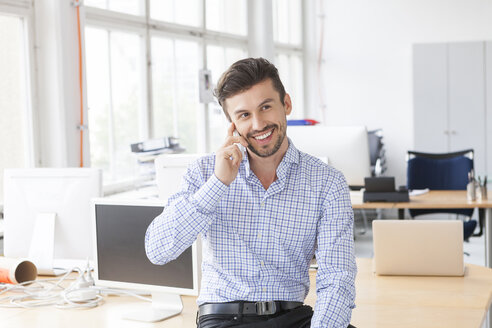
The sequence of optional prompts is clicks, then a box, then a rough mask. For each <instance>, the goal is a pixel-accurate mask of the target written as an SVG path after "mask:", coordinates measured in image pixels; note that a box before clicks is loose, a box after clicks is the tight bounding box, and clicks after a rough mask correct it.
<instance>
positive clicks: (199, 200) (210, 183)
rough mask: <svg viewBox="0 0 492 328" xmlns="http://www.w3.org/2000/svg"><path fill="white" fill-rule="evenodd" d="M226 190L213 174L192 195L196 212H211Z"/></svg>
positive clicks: (226, 187)
mask: <svg viewBox="0 0 492 328" xmlns="http://www.w3.org/2000/svg"><path fill="white" fill-rule="evenodd" d="M228 188H229V187H228V186H227V185H225V184H224V183H223V182H222V181H220V180H219V179H218V178H217V177H216V176H215V174H213V175H212V176H211V177H210V178H209V179H208V180H207V182H206V183H205V184H204V185H203V186H202V187H201V188H200V189H198V191H197V192H196V193H195V194H194V195H193V198H194V200H195V202H196V206H197V208H198V210H199V211H200V212H202V213H211V212H213V211H214V210H215V207H216V206H217V204H218V203H219V201H220V199H221V198H222V196H223V195H224V194H225V192H226V191H227V189H228Z"/></svg>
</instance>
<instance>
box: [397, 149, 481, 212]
mask: <svg viewBox="0 0 492 328" xmlns="http://www.w3.org/2000/svg"><path fill="white" fill-rule="evenodd" d="M471 169H473V149H466V150H463V151H458V152H453V153H443V154H433V153H421V152H416V151H408V153H407V188H408V189H410V190H411V189H425V188H429V189H430V190H466V185H467V184H468V172H470V171H471ZM409 212H410V215H411V216H412V217H414V216H417V215H423V214H432V213H454V214H461V215H465V216H471V215H472V214H473V209H422V210H410V211H409Z"/></svg>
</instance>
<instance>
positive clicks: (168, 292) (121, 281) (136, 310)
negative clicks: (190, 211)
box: [93, 199, 200, 322]
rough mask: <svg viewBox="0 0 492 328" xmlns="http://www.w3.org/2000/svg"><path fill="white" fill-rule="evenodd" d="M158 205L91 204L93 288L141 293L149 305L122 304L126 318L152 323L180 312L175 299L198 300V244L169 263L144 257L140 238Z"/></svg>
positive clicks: (158, 210)
mask: <svg viewBox="0 0 492 328" xmlns="http://www.w3.org/2000/svg"><path fill="white" fill-rule="evenodd" d="M163 209H164V207H163V205H162V202H161V201H155V200H138V201H126V200H117V199H98V200H94V202H93V217H94V230H93V233H94V238H93V240H94V242H95V247H94V250H95V255H94V258H95V270H94V271H95V282H96V286H102V287H110V288H124V289H130V290H136V291H147V292H151V294H152V305H150V304H145V303H142V302H139V303H125V304H124V305H122V306H121V308H120V311H121V315H122V317H124V318H126V319H132V320H138V321H147V322H155V321H160V320H163V319H165V318H168V317H171V316H174V315H177V314H179V313H180V312H181V310H182V307H183V305H182V302H181V297H180V295H194V296H196V295H198V291H199V281H200V267H199V264H200V253H199V251H200V250H199V245H200V242H199V241H196V242H195V243H193V245H192V246H190V247H189V248H188V249H186V250H185V251H184V252H183V253H182V254H181V255H180V256H178V257H177V258H176V259H175V260H173V261H170V262H168V263H167V264H165V265H155V264H152V263H151V262H150V261H149V259H148V258H147V255H146V253H145V233H146V231H147V228H148V226H149V225H150V223H151V222H152V220H153V219H154V218H155V217H157V216H158V215H159V214H161V213H162V211H163Z"/></svg>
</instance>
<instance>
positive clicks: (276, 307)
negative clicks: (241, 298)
mask: <svg viewBox="0 0 492 328" xmlns="http://www.w3.org/2000/svg"><path fill="white" fill-rule="evenodd" d="M302 304H303V303H302V302H290V301H269V302H234V303H207V304H202V305H200V307H199V308H198V316H199V317H200V316H202V315H207V314H238V315H239V314H256V315H269V314H275V313H277V312H280V311H282V310H284V311H285V310H292V309H295V308H298V307H300V306H302Z"/></svg>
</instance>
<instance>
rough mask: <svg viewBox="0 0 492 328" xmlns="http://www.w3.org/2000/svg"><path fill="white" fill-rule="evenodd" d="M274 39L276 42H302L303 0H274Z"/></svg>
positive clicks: (297, 43)
mask: <svg viewBox="0 0 492 328" xmlns="http://www.w3.org/2000/svg"><path fill="white" fill-rule="evenodd" d="M273 39H274V41H275V42H281V43H287V44H292V45H300V44H301V39H302V3H301V0H273Z"/></svg>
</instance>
